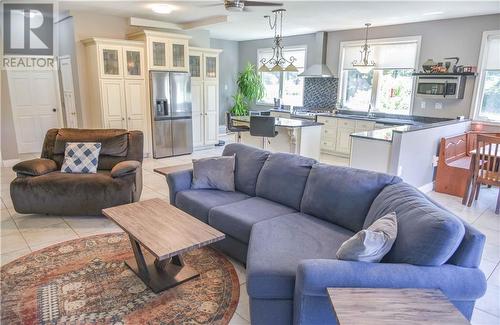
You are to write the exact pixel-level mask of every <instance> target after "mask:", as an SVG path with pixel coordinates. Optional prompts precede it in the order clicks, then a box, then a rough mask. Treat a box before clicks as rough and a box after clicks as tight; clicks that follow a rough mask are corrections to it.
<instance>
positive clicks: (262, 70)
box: [259, 64, 271, 72]
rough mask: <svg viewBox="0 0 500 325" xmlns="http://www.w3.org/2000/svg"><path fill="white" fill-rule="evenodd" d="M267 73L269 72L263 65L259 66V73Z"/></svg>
mask: <svg viewBox="0 0 500 325" xmlns="http://www.w3.org/2000/svg"><path fill="white" fill-rule="evenodd" d="M269 71H271V70H269V68H268V67H267V65H265V64H263V65H261V66H260V68H259V72H269Z"/></svg>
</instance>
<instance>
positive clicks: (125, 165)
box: [111, 160, 141, 178]
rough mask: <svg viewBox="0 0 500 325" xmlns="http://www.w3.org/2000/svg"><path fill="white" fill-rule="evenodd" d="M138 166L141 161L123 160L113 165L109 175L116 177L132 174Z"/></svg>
mask: <svg viewBox="0 0 500 325" xmlns="http://www.w3.org/2000/svg"><path fill="white" fill-rule="evenodd" d="M139 167H141V163H140V162H138V161H136V160H125V161H122V162H119V163H118V164H116V165H115V166H114V167H113V169H111V177H113V178H116V177H122V176H125V175H129V174H133V173H135V172H136V170H137V168H139Z"/></svg>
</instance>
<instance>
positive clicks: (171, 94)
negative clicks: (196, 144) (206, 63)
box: [149, 71, 193, 158]
mask: <svg viewBox="0 0 500 325" xmlns="http://www.w3.org/2000/svg"><path fill="white" fill-rule="evenodd" d="M149 82H150V89H151V105H152V107H151V117H152V128H151V129H152V131H153V157H154V158H163V157H170V156H178V155H185V154H190V153H191V152H193V133H192V119H191V77H190V75H189V73H183V72H163V71H151V72H150V76H149Z"/></svg>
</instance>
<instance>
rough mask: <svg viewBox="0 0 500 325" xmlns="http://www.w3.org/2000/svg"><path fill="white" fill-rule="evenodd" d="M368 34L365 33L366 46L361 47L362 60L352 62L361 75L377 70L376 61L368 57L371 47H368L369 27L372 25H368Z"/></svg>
mask: <svg viewBox="0 0 500 325" xmlns="http://www.w3.org/2000/svg"><path fill="white" fill-rule="evenodd" d="M365 26H366V33H365V44H364V45H363V46H362V47H361V51H359V52H360V53H361V59H360V60H359V61H358V60H354V61H352V66H353V67H355V68H356V70H358V71H359V72H360V73H368V72H370V71H372V69H373V68H375V61H373V60H369V59H368V57H369V56H370V52H371V51H370V45H368V27H370V26H371V24H368V23H366V24H365Z"/></svg>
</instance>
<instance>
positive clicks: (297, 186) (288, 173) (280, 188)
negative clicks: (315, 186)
mask: <svg viewBox="0 0 500 325" xmlns="http://www.w3.org/2000/svg"><path fill="white" fill-rule="evenodd" d="M315 163H316V160H314V159H311V158H306V157H302V156H297V155H292V154H288V153H273V154H271V155H270V156H269V158H267V160H266V162H265V163H264V166H263V167H262V170H261V171H260V174H259V178H258V180H257V187H256V194H257V196H260V197H263V198H265V199H268V200H271V201H275V202H278V203H281V204H284V205H286V206H289V207H291V208H294V209H295V210H300V201H301V200H302V194H303V193H304V187H305V185H306V181H307V177H308V176H309V172H310V170H311V166H312V165H314V164H315Z"/></svg>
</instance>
